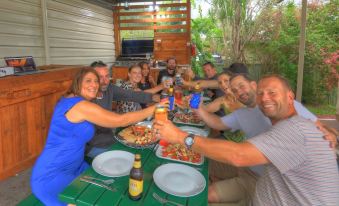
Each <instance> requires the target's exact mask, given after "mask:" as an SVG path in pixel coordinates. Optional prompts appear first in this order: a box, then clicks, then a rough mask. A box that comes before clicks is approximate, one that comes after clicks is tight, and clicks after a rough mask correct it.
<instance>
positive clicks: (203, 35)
mask: <svg viewBox="0 0 339 206" xmlns="http://www.w3.org/2000/svg"><path fill="white" fill-rule="evenodd" d="M200 11H201V9H200ZM220 37H221V30H220V29H219V28H218V27H217V25H216V23H215V19H213V17H211V16H207V17H202V15H201V12H200V17H198V18H196V19H192V24H191V38H192V42H193V43H194V44H195V45H196V49H197V57H193V58H192V68H193V70H194V72H195V73H197V74H199V75H202V70H201V65H202V64H203V63H205V62H206V61H212V62H213V61H214V60H213V58H212V53H213V52H215V51H217V50H218V49H220V48H218V46H220V41H221V38H220Z"/></svg>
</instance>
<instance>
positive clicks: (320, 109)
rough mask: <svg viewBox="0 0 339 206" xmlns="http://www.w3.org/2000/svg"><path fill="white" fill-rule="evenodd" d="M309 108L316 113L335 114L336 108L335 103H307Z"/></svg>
mask: <svg viewBox="0 0 339 206" xmlns="http://www.w3.org/2000/svg"><path fill="white" fill-rule="evenodd" d="M306 107H307V109H309V110H310V111H311V112H312V113H313V114H315V115H335V114H336V108H335V106H333V105H317V106H315V105H306Z"/></svg>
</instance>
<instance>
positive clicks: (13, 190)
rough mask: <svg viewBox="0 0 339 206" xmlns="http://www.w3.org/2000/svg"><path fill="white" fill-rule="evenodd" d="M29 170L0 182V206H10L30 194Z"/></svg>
mask: <svg viewBox="0 0 339 206" xmlns="http://www.w3.org/2000/svg"><path fill="white" fill-rule="evenodd" d="M30 177H31V169H27V170H25V171H23V172H21V173H19V174H17V175H16V176H14V177H10V178H8V179H6V180H4V181H0V206H12V205H16V204H17V203H19V202H20V201H21V200H22V199H24V198H25V197H27V196H28V195H30V194H31V187H30V183H29V179H30Z"/></svg>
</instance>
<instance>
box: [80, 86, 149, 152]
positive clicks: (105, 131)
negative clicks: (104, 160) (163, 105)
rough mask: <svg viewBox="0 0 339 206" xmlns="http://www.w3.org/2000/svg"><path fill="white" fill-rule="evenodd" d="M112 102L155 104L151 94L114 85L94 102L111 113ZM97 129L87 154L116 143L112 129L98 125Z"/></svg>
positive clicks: (88, 146) (87, 148) (89, 143)
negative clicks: (94, 148)
mask: <svg viewBox="0 0 339 206" xmlns="http://www.w3.org/2000/svg"><path fill="white" fill-rule="evenodd" d="M112 101H133V102H139V103H144V104H147V103H151V102H153V100H152V94H151V93H146V92H142V91H140V92H139V91H138V92H136V91H133V90H125V89H123V88H121V87H118V86H116V85H113V84H109V85H108V87H107V90H106V91H105V92H103V98H102V99H95V100H93V102H94V103H96V104H97V105H100V106H101V107H102V108H105V109H107V110H110V111H112ZM95 129H96V131H95V135H94V137H93V138H92V139H91V141H89V142H88V143H87V146H86V153H88V152H89V151H90V149H91V148H92V147H108V146H110V145H112V144H113V143H114V142H115V141H114V137H113V133H112V128H105V127H100V126H97V125H96V127H95Z"/></svg>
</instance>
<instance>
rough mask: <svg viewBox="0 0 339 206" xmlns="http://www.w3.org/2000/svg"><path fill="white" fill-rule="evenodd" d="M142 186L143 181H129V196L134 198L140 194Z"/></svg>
mask: <svg viewBox="0 0 339 206" xmlns="http://www.w3.org/2000/svg"><path fill="white" fill-rule="evenodd" d="M143 186H144V181H143V180H134V179H129V189H128V191H129V194H130V195H131V196H132V197H136V196H138V195H140V194H141V193H142V190H143Z"/></svg>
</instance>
